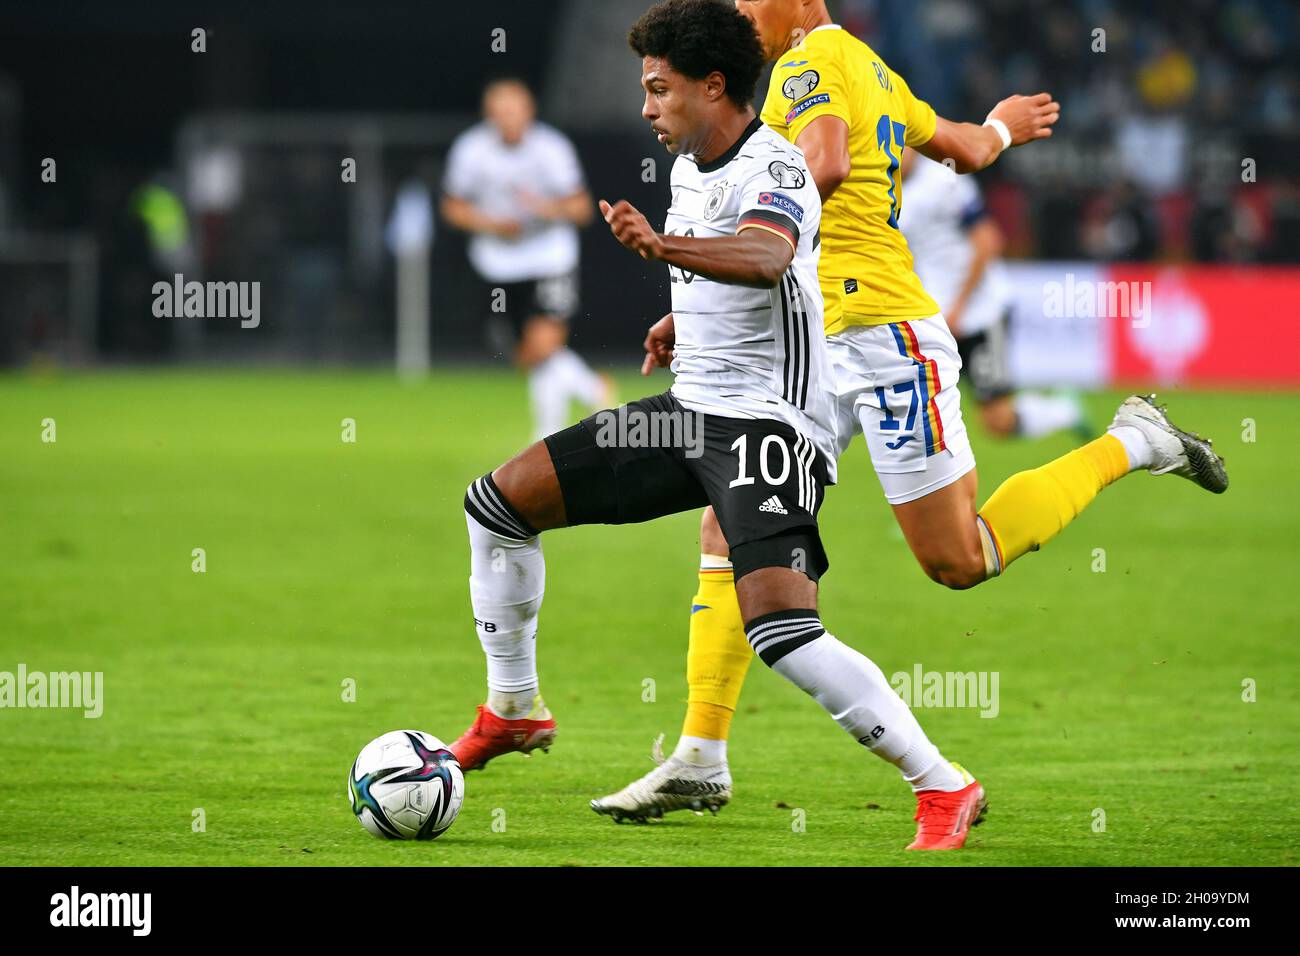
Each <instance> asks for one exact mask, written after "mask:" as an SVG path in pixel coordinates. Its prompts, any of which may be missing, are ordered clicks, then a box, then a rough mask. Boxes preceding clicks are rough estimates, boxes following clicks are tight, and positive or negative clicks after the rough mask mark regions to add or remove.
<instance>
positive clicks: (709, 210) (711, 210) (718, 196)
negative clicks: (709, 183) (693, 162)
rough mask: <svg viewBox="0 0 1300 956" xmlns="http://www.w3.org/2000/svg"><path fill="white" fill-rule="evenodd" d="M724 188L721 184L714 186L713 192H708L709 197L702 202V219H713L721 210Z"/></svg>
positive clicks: (724, 193)
mask: <svg viewBox="0 0 1300 956" xmlns="http://www.w3.org/2000/svg"><path fill="white" fill-rule="evenodd" d="M726 192H727V191H726V190H725V189H723V188H722V187H721V186H714V187H713V192H711V193H709V198H708V199H707V200H706V201H705V203H704V219H705V221H706V222H707V221H708V220H711V219H713V218H714V217H715V216H716V215H717V214H718V213H719V212H721V211H722V197H723V196H725V195H726Z"/></svg>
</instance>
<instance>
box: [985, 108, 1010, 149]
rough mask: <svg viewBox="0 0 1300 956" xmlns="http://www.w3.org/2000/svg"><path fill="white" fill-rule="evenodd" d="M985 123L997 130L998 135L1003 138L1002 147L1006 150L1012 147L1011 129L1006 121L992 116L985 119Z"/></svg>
mask: <svg viewBox="0 0 1300 956" xmlns="http://www.w3.org/2000/svg"><path fill="white" fill-rule="evenodd" d="M984 125H985V126H990V127H992V128H993V129H994V130H996V131H997V134H998V136H1000V137H1001V138H1002V148H1003V149H1004V150H1005V149H1010V148H1011V130H1009V129H1007V124H1006V123H1004V122H1002V120H1000V119H994V118H993V117H992V116H990V117H989V118H988V119H986V120H985V121H984Z"/></svg>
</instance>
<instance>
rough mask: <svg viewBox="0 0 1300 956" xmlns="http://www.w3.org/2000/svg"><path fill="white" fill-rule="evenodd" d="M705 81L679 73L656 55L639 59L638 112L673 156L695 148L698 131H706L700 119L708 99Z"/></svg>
mask: <svg viewBox="0 0 1300 956" xmlns="http://www.w3.org/2000/svg"><path fill="white" fill-rule="evenodd" d="M707 82H708V81H707V80H693V79H691V78H690V77H688V76H683V75H682V74H681V73H678V72H677V71H676V70H674V69H673V68H672V67H671V66H670V65H669V63H668V61H667V60H664V59H661V58H659V57H655V56H648V57H646V58H645V59H644V60H642V61H641V86H642V87H643V88H644V89H645V105H643V106H642V107H641V115H642V116H644V117H645V118H646V119H647V120H648V121H649V122H650V129H651V130H653V131H654V133H655V135H656V136H658V137H659V142H660V143H662V144H663V145H664V148H665V149H667V150H668V152H670V153H672V154H673V155H674V156H677V155H680V154H682V153H693V152H695V147H696V146H697V145H699V144H700V142H701V140H702V139H703V137H702V136H701V133H704V134H706V135H707V130H705V129H704V126H705V125H706V124H705V122H704V119H703V117H704V109H705V106H706V105H707V103H708V97H707V95H706V93H705V87H706V83H707Z"/></svg>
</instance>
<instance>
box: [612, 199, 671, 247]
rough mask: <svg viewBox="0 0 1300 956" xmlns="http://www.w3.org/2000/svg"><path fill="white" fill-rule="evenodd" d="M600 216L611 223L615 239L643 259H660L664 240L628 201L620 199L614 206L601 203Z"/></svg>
mask: <svg viewBox="0 0 1300 956" xmlns="http://www.w3.org/2000/svg"><path fill="white" fill-rule="evenodd" d="M600 214H601V215H602V216H604V217H605V221H606V222H607V223H609V231H610V232H612V233H613V234H614V238H615V239H617V240H618V241H619V242H621V243H622V244H623V245H624V246H626V247H627V248H629V249H631V250H632V251H633V252H635V253H636V254H637V255H639V256H640V257H641V258H642V259H657V258H659V250H660V247H661V245H662V244H663V240H662V239H661V238H660V237H659V233H657V232H655V231H654V229H653V228H651V226H650V223H649V221H648V220H647V219H646V217H645V216H643V215H641V212H640V211H639V210H638V209H637V208H636V206H633V205H632V204H631V203H630V202H628V201H627V200H626V199H620V200H619V201H618V202H617V203H615V204H614V205H612V206H611V205H610V204H609V203H607V202H606V201H605V200H603V199H602V200H601V201H600Z"/></svg>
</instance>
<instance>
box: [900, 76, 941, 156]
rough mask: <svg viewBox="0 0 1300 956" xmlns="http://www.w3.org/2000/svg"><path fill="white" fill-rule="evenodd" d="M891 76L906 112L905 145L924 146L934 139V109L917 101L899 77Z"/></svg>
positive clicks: (920, 100) (923, 101) (936, 119)
mask: <svg viewBox="0 0 1300 956" xmlns="http://www.w3.org/2000/svg"><path fill="white" fill-rule="evenodd" d="M890 72H891V73H892V72H893V71H892V70H891V71H890ZM893 76H894V83H895V87H896V89H897V91H898V95H899V96H901V97H902V99H903V105H904V108H905V109H906V111H907V145H908V146H911V147H912V148H916V147H917V146H924V145H925V144H926V143H928V142H930V140H932V139H934V131H935V128H936V127H937V126H938V123H939V119H938V117H937V116H936V115H935V112H934V107H933V106H931V105H930V104H929V103H927V102H926V101H925V100H922V99H918V98H917V97H916V96H915V95H914V94H913V93H912V88H911V87H909V86H908V85H907V81H906V80H904V79H903V78H902V77H901V76H899V75H898V74H897V73H894V74H893Z"/></svg>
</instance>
